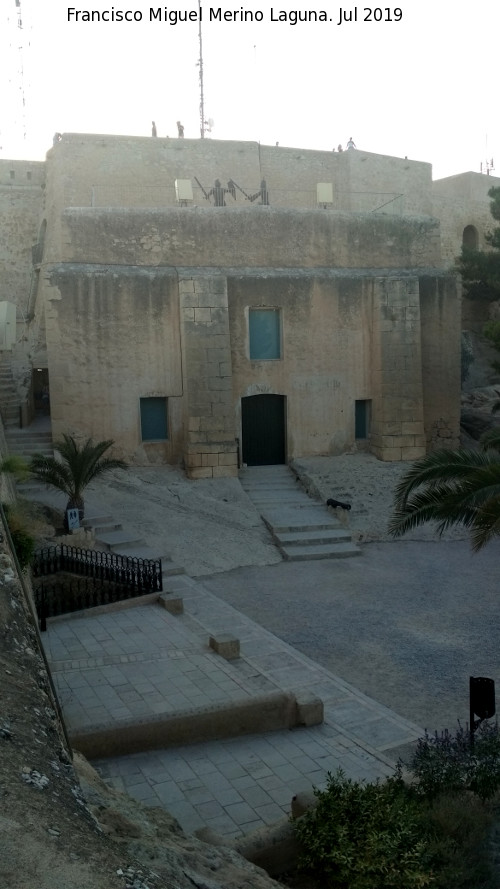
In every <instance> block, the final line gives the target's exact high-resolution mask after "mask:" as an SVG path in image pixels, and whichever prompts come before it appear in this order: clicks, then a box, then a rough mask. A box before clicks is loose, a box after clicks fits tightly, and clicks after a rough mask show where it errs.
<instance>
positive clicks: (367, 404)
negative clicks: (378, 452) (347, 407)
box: [354, 398, 372, 439]
mask: <svg viewBox="0 0 500 889" xmlns="http://www.w3.org/2000/svg"><path fill="white" fill-rule="evenodd" d="M371 405H372V403H371V401H370V400H368V399H365V398H360V399H358V400H357V401H355V402H354V425H355V432H354V435H355V438H360V439H363V438H368V436H369V434H370V421H371Z"/></svg>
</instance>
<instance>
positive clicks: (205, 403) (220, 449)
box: [179, 272, 238, 478]
mask: <svg viewBox="0 0 500 889" xmlns="http://www.w3.org/2000/svg"><path fill="white" fill-rule="evenodd" d="M179 299H180V310H181V311H180V316H181V331H182V360H183V379H184V385H185V388H186V391H185V396H186V403H187V417H186V438H185V442H186V444H185V455H184V460H185V466H186V472H187V475H188V477H189V478H216V477H223V476H226V477H227V476H236V475H237V474H238V453H237V446H236V438H235V432H234V411H233V397H232V370H231V343H230V337H229V314H228V298H227V281H226V278H225V277H224V276H222V275H217V274H210V272H207V273H205V274H200V275H197V274H189V275H187V274H186V275H182V274H180V275H179Z"/></svg>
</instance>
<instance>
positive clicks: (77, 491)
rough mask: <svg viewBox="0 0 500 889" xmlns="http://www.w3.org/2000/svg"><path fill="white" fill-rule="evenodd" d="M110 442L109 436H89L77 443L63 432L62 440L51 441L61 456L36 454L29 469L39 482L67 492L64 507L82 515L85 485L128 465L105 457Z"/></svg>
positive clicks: (81, 516)
mask: <svg viewBox="0 0 500 889" xmlns="http://www.w3.org/2000/svg"><path fill="white" fill-rule="evenodd" d="M113 444H114V442H113V441H112V440H111V439H109V440H107V441H98V442H93V441H92V439H91V438H88V439H87V441H85V442H84V443H83V444H82V445H79V444H78V443H77V442H76V441H75V439H74V438H73V436H71V435H63V438H62V440H61V441H58V442H55V443H54V450H56V451H58V452H59V454H60V457H61V459H59V458H56V457H44V456H43V455H41V454H40V455H36V456H35V457H33V459H32V461H31V467H30V468H31V472H32V473H33V475H34V476H35V477H36V478H37V479H38V480H39V481H41V482H44V484H46V485H48V486H50V487H53V488H57V490H58V491H62V492H63V494H66V496H67V497H68V503H67V505H66V509H78V510H79V511H80V518H83V515H84V499H83V491H84V490H85V488H86V487H87V485H88V484H89V483H90V482H91V481H93V480H94V479H95V478H97V477H98V476H100V475H103V474H104V473H106V472H109V471H110V470H111V469H126V468H127V464H126V463H124V461H123V460H118V459H115V458H113V457H105V456H104V455H105V453H106V451H108V450H109V449H110V448H111V447H112V445H113Z"/></svg>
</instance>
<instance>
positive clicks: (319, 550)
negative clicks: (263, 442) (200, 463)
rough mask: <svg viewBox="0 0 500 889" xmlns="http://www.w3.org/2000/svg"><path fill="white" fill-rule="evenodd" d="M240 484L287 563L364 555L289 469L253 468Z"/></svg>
mask: <svg viewBox="0 0 500 889" xmlns="http://www.w3.org/2000/svg"><path fill="white" fill-rule="evenodd" d="M240 482H241V485H242V487H243V489H244V491H245V492H246V493H247V494H248V496H249V497H250V499H251V500H252V501H253V503H254V504H255V506H256V507H257V509H258V510H259V512H260V515H261V517H262V519H263V521H264V522H265V524H266V525H267V527H268V528H269V530H270V532H271V534H272V535H273V538H274V541H275V543H276V545H277V547H278V549H279V550H280V552H281V554H282V556H283V558H284V559H287V560H289V561H305V560H308V559H340V558H346V557H350V556H357V555H360V553H361V550H360V548H359V547H358V546H356V544H354V543H353V542H352V537H351V533H350V531H349V529H348V527H347V526H346V525H344V524H343V523H342V522H341V521H339V519H338V518H337V517H336V516H334V515H333V513H332V512H331V511H330V510H329V509H328V507H327V506H326V505H325V504H322V503H320V502H319V501H317V500H313V499H312V498H311V497H309V495H308V494H307V493H306V491H305V490H304V488H303V487H302V485H301V484H300V481H299V480H298V478H297V476H296V475H295V474H294V473H293V472H292V471H291V469H289V467H288V466H281V465H278V466H249V467H246V468H245V469H242V470H241V471H240Z"/></svg>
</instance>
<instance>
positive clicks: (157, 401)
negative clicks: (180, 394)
mask: <svg viewBox="0 0 500 889" xmlns="http://www.w3.org/2000/svg"><path fill="white" fill-rule="evenodd" d="M141 438H142V440H143V441H165V439H167V438H168V419H167V399H166V398H141Z"/></svg>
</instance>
